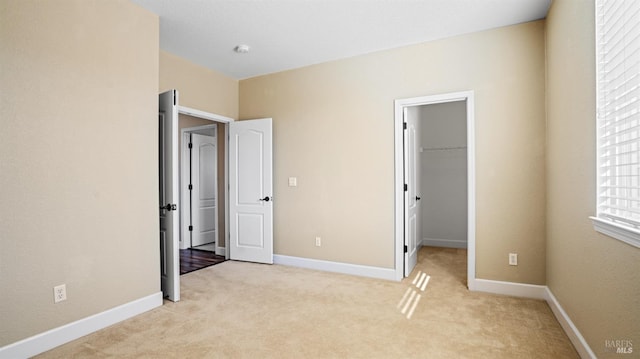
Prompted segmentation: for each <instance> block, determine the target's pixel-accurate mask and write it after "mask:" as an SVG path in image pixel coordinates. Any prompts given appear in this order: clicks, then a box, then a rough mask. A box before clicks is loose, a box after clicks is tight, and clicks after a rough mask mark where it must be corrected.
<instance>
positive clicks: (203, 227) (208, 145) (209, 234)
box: [191, 133, 218, 247]
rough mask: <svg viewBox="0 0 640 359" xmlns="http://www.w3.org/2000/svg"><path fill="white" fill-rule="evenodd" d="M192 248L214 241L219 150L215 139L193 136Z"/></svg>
mask: <svg viewBox="0 0 640 359" xmlns="http://www.w3.org/2000/svg"><path fill="white" fill-rule="evenodd" d="M191 143H192V148H191V184H192V185H193V190H192V192H191V201H192V202H191V203H192V205H191V208H192V211H193V212H192V218H191V223H192V225H193V231H192V232H191V236H192V237H191V238H192V239H191V240H192V244H191V245H192V247H195V246H201V245H203V244H209V243H215V241H216V233H217V226H216V224H217V213H216V202H217V201H216V199H217V188H218V184H217V182H218V181H217V172H218V171H217V168H218V167H217V166H218V161H217V157H218V155H217V149H216V138H215V137H213V136H205V135H198V134H195V133H194V134H193V135H191Z"/></svg>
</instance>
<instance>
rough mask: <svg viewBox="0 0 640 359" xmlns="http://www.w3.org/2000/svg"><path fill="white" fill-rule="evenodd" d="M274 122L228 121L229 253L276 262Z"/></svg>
mask: <svg viewBox="0 0 640 359" xmlns="http://www.w3.org/2000/svg"><path fill="white" fill-rule="evenodd" d="M272 172H273V169H272V123H271V119H270V118H266V119H260V120H247V121H238V122H232V123H230V124H229V237H230V240H229V244H228V245H229V257H230V259H235V260H242V261H248V262H258V263H268V264H272V263H273V197H272V193H273V185H272Z"/></svg>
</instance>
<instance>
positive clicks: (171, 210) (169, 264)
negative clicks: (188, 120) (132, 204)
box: [158, 89, 273, 302]
mask: <svg viewBox="0 0 640 359" xmlns="http://www.w3.org/2000/svg"><path fill="white" fill-rule="evenodd" d="M178 103H179V95H178V91H177V90H175V89H174V90H169V91H165V92H163V93H161V94H160V95H159V104H158V120H159V121H158V125H159V131H158V168H159V176H158V178H159V181H158V190H159V196H158V199H159V204H160V211H159V215H160V218H159V219H160V228H159V230H160V231H159V237H160V238H159V249H160V263H159V265H160V287H161V289H162V294H163V296H164V297H166V298H168V299H169V300H171V301H174V302H177V301H179V300H180V270H179V269H180V268H179V267H180V257H179V251H180V244H179V239H180V214H181V212H182V208H181V205H180V207H179V204H180V180H179V179H180V170H179V167H180V166H179V152H180V151H179V148H180V146H179V139H180V135H179V130H178V117H179V114H184V115H190V116H193V117H196V118H200V119H205V120H208V121H214V122H219V123H222V124H224V129H225V133H226V134H227V135H226V136H219V138H222V139H225V138H226V140H227V141H226V142H225V145H224V146H220V147H224V148H225V154H224V156H223V157H224V158H223V159H222V160H221V161H220V162H224V173H225V175H224V187H223V188H222V190H220V191H219V193H224V203H225V206H224V208H225V215H224V217H225V218H224V223H225V230H224V239H225V241H224V242H225V251H224V252H225V258H226V259H233V260H244V261H251V262H258V263H269V264H271V263H273V187H272V183H273V178H272V176H273V175H272V173H273V168H272V164H273V159H272V156H273V148H272V141H273V126H272V119H271V118H264V119H255V120H244V121H241V122H235V121H234V120H233V119H231V118H228V117H224V116H219V115H216V114H211V113H208V112H204V111H200V110H196V109H192V108H188V107H184V106H180V105H178ZM220 128H221V126H219V127H218V129H220ZM219 182H222V181H219ZM220 197H221V198H222V196H220ZM230 198H232V199H233V201H232V202H230V200H229V199H230ZM220 232H221V233H222V231H220Z"/></svg>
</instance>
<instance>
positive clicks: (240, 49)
mask: <svg viewBox="0 0 640 359" xmlns="http://www.w3.org/2000/svg"><path fill="white" fill-rule="evenodd" d="M233 51H235V52H237V53H239V54H246V53H247V52H249V45H238V46H236V47H235V48H234V49H233Z"/></svg>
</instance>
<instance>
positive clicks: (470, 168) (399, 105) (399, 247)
mask: <svg viewBox="0 0 640 359" xmlns="http://www.w3.org/2000/svg"><path fill="white" fill-rule="evenodd" d="M465 100H466V101H467V148H468V150H467V221H468V223H467V286H468V287H469V289H470V290H474V289H475V278H476V185H475V183H476V167H475V166H476V159H475V158H476V157H475V155H476V147H475V143H476V142H475V110H474V109H475V104H474V92H473V91H462V92H453V93H447V94H440V95H432V96H424V97H414V98H408V99H401V100H395V102H394V107H395V111H394V113H395V115H394V162H395V166H394V168H395V169H394V171H395V176H394V178H395V181H394V186H395V187H394V198H395V204H394V208H395V209H394V223H395V226H394V227H395V230H394V236H395V246H394V249H395V258H394V259H395V267H394V268H395V279H396V280H401V279H402V278H403V277H404V202H403V201H404V160H403V143H402V133H403V126H402V122H403V120H402V113H403V109H404V108H405V107H409V106H422V105H431V104H437V103H445V102H454V101H465Z"/></svg>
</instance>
